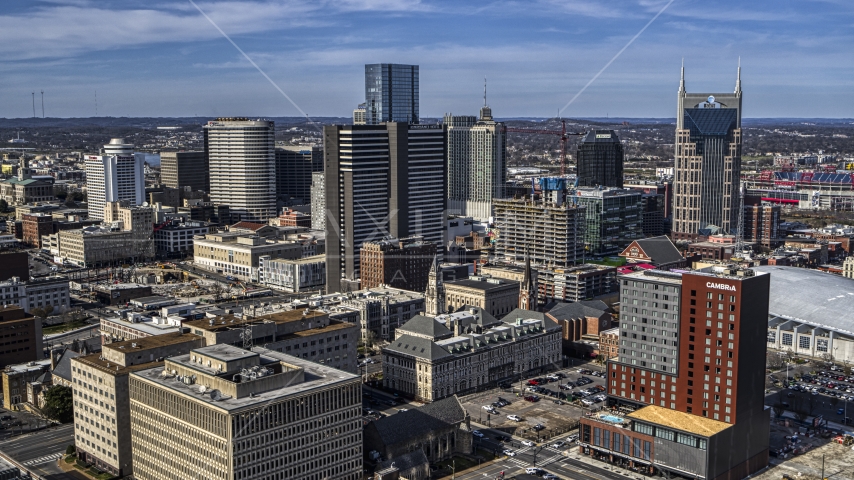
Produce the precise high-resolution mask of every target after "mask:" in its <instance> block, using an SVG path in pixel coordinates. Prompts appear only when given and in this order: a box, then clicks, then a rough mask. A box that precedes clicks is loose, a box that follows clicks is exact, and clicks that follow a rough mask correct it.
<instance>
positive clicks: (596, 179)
mask: <svg viewBox="0 0 854 480" xmlns="http://www.w3.org/2000/svg"><path fill="white" fill-rule="evenodd" d="M577 164H578V171H577V174H578V185H579V186H582V187H599V186H601V187H618V188H623V144H622V143H620V138H619V137H617V134H616V132H614V131H613V130H593V131H591V132H589V133H588V134H587V135H585V136H584V139H583V140H582V141H581V143H580V144H578V162H577Z"/></svg>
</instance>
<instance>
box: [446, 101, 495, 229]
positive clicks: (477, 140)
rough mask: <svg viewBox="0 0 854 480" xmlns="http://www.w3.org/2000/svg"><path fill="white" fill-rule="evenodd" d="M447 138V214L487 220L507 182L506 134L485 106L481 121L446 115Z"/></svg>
mask: <svg viewBox="0 0 854 480" xmlns="http://www.w3.org/2000/svg"><path fill="white" fill-rule="evenodd" d="M443 123H444V125H445V129H446V130H447V135H448V144H447V151H448V152H447V155H448V171H447V178H448V180H447V185H448V211H449V213H454V214H457V215H462V216H466V217H473V218H475V219H477V220H480V221H487V220H488V219H489V218H490V217H492V216H493V214H494V212H493V206H492V199H494V198H504V197H505V194H504V185H505V183H506V182H507V166H506V156H507V133H506V132H505V130H504V123H501V122H496V121H495V120H493V118H492V109H491V108H489V107H488V106H486V101H485V96H484V105H483V108H481V109H480V118H477V117H474V116H468V115H465V116H459V115H457V116H454V115H445V118H444V121H443Z"/></svg>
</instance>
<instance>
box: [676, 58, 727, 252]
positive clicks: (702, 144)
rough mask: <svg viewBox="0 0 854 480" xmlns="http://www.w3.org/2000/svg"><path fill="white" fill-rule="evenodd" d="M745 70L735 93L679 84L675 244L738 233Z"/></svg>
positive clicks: (683, 70)
mask: <svg viewBox="0 0 854 480" xmlns="http://www.w3.org/2000/svg"><path fill="white" fill-rule="evenodd" d="M741 139H742V137H741V67H739V68H738V75H737V79H736V84H735V92H734V93H714V94H708V93H688V92H686V91H685V68H684V67H683V68H682V79H681V81H680V82H679V94H678V108H677V112H676V152H675V159H676V161H675V169H674V170H675V176H674V179H673V189H674V208H673V210H674V214H673V238H674V240H694V239H696V238H697V237H698V236H700V235H704V236H705V235H712V234H716V233H733V234H734V233H736V230H737V228H738V215H739V211H738V210H739V208H740V203H739V182H740V173H741V141H742V140H741Z"/></svg>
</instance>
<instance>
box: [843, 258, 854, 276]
mask: <svg viewBox="0 0 854 480" xmlns="http://www.w3.org/2000/svg"><path fill="white" fill-rule="evenodd" d="M842 276H843V277H845V278H854V257H848V258H846V259H845V262H843V264H842Z"/></svg>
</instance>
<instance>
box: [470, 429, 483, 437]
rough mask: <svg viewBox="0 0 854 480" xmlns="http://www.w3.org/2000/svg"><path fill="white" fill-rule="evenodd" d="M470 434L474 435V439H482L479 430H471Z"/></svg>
mask: <svg viewBox="0 0 854 480" xmlns="http://www.w3.org/2000/svg"><path fill="white" fill-rule="evenodd" d="M471 434H472V435H474V436H475V437H477V438H483V434H482V433H480V430H472V431H471Z"/></svg>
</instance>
